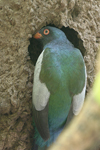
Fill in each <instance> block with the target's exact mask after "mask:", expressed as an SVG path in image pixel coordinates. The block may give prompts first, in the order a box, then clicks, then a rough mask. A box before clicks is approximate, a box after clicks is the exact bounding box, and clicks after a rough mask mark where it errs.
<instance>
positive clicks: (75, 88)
mask: <svg viewBox="0 0 100 150" xmlns="http://www.w3.org/2000/svg"><path fill="white" fill-rule="evenodd" d="M33 37H34V38H35V39H37V40H39V41H41V43H42V44H43V51H42V53H41V54H40V56H39V58H38V60H37V62H36V66H35V71H34V83H33V94H32V104H33V125H34V129H35V132H34V141H35V146H33V149H34V150H35V149H36V150H45V149H46V148H47V147H49V146H50V145H51V143H53V142H54V141H55V140H56V138H57V137H58V135H59V134H60V132H61V131H62V129H63V128H64V127H65V125H66V123H67V121H68V120H70V119H71V117H69V116H73V115H77V114H79V112H80V110H81V108H82V105H83V103H84V98H85V91H86V67H85V63H84V59H83V56H82V54H81V52H80V50H79V49H77V48H75V47H74V46H73V44H72V43H71V42H70V41H69V40H68V39H67V37H66V35H65V34H64V32H63V31H61V30H60V29H58V28H55V27H51V26H46V27H43V28H42V29H41V30H40V31H39V32H37V33H36V34H35V35H34V36H33ZM70 114H71V115H70ZM68 118H70V119H68Z"/></svg>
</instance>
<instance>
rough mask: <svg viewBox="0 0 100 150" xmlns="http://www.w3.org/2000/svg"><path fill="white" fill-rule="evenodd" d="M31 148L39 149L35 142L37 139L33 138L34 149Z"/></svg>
mask: <svg viewBox="0 0 100 150" xmlns="http://www.w3.org/2000/svg"><path fill="white" fill-rule="evenodd" d="M31 150H38V146H37V145H36V144H35V140H33V144H32V149H31Z"/></svg>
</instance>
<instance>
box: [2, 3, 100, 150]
mask: <svg viewBox="0 0 100 150" xmlns="http://www.w3.org/2000/svg"><path fill="white" fill-rule="evenodd" d="M99 14H100V1H98V0H95V1H94V0H89V1H88V0H87V1H82V0H79V1H78V0H55V1H51V0H48V1H46V0H42V1H41V0H8V1H6V0H0V64H1V66H0V150H29V149H31V145H32V144H31V143H32V137H33V128H32V125H31V123H32V102H31V101H32V85H33V80H32V79H33V73H34V65H33V63H32V62H31V61H30V57H32V55H34V57H33V59H36V58H35V57H37V51H36V49H37V48H36V49H35V47H36V46H37V45H36V43H34V46H33V47H34V50H35V52H34V53H31V54H29V53H28V46H29V44H30V42H29V39H30V38H31V37H32V34H34V33H35V32H36V31H38V30H39V29H40V28H42V27H43V26H44V25H48V24H53V25H54V26H56V27H58V28H61V27H67V28H65V33H66V35H67V33H69V31H71V39H72V38H73V37H74V35H75V34H76V36H75V38H74V40H75V39H76V38H77V39H78V44H77V47H78V48H79V49H80V50H81V51H82V49H83V50H84V59H85V63H86V66H87V74H88V82H87V92H88V91H89V89H90V88H91V86H92V83H93V80H94V76H95V70H94V68H95V63H96V61H95V59H96V55H97V48H98V44H99V42H100V15H99ZM71 29H72V30H71ZM73 31H74V32H73ZM67 36H69V35H67ZM29 55H30V57H29Z"/></svg>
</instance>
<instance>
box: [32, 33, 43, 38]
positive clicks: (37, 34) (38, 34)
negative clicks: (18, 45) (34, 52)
mask: <svg viewBox="0 0 100 150" xmlns="http://www.w3.org/2000/svg"><path fill="white" fill-rule="evenodd" d="M33 37H34V38H35V39H41V37H42V34H40V33H39V32H37V33H36V34H34V35H33Z"/></svg>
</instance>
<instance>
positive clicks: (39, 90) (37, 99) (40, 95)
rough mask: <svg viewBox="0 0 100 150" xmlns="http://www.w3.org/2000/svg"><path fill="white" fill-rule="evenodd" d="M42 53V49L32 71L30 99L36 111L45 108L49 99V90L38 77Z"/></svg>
mask: <svg viewBox="0 0 100 150" xmlns="http://www.w3.org/2000/svg"><path fill="white" fill-rule="evenodd" d="M43 53H44V50H43V51H42V53H41V54H40V56H39V58H38V60H37V63H36V67H35V71H34V84H33V98H32V101H33V104H34V107H35V109H36V110H37V111H41V110H43V109H44V108H45V106H46V105H47V102H48V100H49V96H50V92H49V91H48V89H47V87H46V85H45V83H42V82H41V81H40V78H39V75H40V71H41V66H42V58H43Z"/></svg>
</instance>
